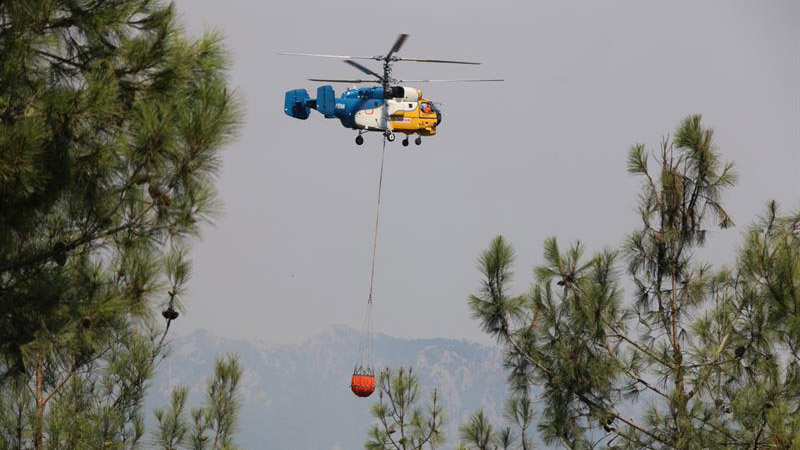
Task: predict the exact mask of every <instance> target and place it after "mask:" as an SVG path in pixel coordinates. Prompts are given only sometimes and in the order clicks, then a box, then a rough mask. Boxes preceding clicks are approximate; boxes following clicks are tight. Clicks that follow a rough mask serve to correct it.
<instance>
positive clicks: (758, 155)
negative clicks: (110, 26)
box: [177, 0, 800, 342]
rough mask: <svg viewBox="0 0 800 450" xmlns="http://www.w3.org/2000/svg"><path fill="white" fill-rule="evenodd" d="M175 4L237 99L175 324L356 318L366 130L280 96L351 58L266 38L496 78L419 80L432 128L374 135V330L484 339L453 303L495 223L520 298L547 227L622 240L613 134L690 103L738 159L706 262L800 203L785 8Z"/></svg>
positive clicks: (368, 186) (415, 68) (418, 72)
mask: <svg viewBox="0 0 800 450" xmlns="http://www.w3.org/2000/svg"><path fill="white" fill-rule="evenodd" d="M177 4H178V8H179V10H180V11H181V12H182V15H183V20H184V23H185V24H186V25H187V27H188V28H189V30H190V31H191V32H192V33H195V34H196V33H199V32H201V30H202V29H204V28H208V27H211V28H216V29H219V30H221V31H222V32H223V34H224V35H225V36H226V38H227V39H226V40H227V45H228V47H229V48H230V49H231V51H232V53H233V56H234V60H235V62H234V66H233V71H232V74H231V75H232V83H233V84H234V85H235V86H237V88H238V90H239V92H240V94H241V95H242V97H243V98H244V100H245V103H246V109H247V121H246V124H245V125H244V127H243V128H242V130H241V137H240V139H239V140H238V141H237V142H236V143H235V144H234V145H232V146H231V147H230V148H229V149H227V150H226V151H225V155H224V161H225V162H224V170H223V171H222V173H221V177H220V179H219V188H220V195H221V199H222V201H223V202H224V205H225V206H224V211H223V212H224V214H223V215H222V217H221V218H220V219H219V220H218V221H217V223H216V225H215V226H214V227H213V228H212V227H209V228H208V229H207V230H206V232H205V234H204V238H203V240H202V242H199V243H197V244H196V245H195V246H194V251H193V256H194V259H195V270H194V278H193V280H192V282H191V284H190V295H189V296H188V298H187V299H186V304H187V306H188V309H189V312H188V315H187V317H186V319H185V320H183V321H181V322H179V324H178V325H179V327H178V328H179V332H180V331H190V330H192V329H194V328H205V329H208V330H210V331H212V332H214V333H216V334H219V335H222V336H227V337H242V338H256V339H261V340H264V341H268V342H297V341H300V340H302V339H304V338H306V337H309V336H311V335H312V334H314V333H316V332H318V331H319V330H321V329H323V328H325V327H326V326H328V325H330V324H345V325H350V326H353V327H355V328H358V327H359V326H360V323H361V319H362V317H363V312H364V308H365V305H366V300H367V290H368V281H369V264H370V254H371V246H372V227H373V220H374V214H375V196H376V187H377V177H378V168H379V162H380V136H379V135H377V134H375V133H371V134H369V135H367V136H366V143H365V145H363V146H362V147H357V146H356V145H355V144H354V142H353V140H354V137H355V133H354V132H353V131H352V130H348V129H345V128H342V127H341V125H340V123H339V121H338V120H325V119H324V118H322V116H320V115H319V114H318V113H316V112H313V113H312V116H311V118H310V119H309V120H307V121H300V120H296V119H293V118H290V117H288V116H286V115H284V113H283V95H284V92H285V91H286V90H288V89H294V88H306V89H309V90H310V91H314V90H315V89H316V86H317V84H314V83H311V82H308V81H305V79H306V78H309V77H339V78H341V77H353V76H360V73H359V72H355V71H354V70H353V69H351V68H349V67H348V66H346V65H345V64H343V63H341V62H340V61H336V60H328V59H312V58H298V57H284V56H277V55H276V53H277V52H280V51H295V52H313V53H332V54H350V55H368V56H372V55H377V54H385V53H386V52H387V51H388V49H389V47H390V46H391V44H392V43H393V42H394V40H395V38H396V37H397V35H398V34H399V33H410V34H411V36H410V38H409V39H408V41H406V44H405V46H404V47H403V49H402V50H401V53H400V55H401V56H407V57H421V58H451V59H471V60H478V61H482V62H484V65H482V66H476V67H463V66H439V65H433V64H421V63H412V62H407V63H398V64H396V66H395V75H396V76H398V77H405V78H505V79H506V82H505V83H494V84H493V83H484V84H430V85H419V87H421V88H422V89H423V92H424V93H425V94H426V95H427V96H429V97H430V98H432V99H433V100H434V101H437V102H441V103H443V105H444V110H445V117H444V121H443V122H442V125H441V126H440V127H439V130H438V131H439V134H438V135H437V136H435V137H432V138H427V139H424V142H423V145H422V146H421V147H416V146H414V145H413V144H412V145H411V146H410V147H408V148H403V147H401V146H400V142H399V140H398V141H396V142H395V143H394V144H393V145H390V147H389V148H388V149H387V155H386V168H385V174H384V191H383V192H384V196H383V209H382V213H381V214H382V228H381V236H380V242H379V248H378V265H377V268H376V278H375V283H376V285H375V311H374V314H375V316H374V319H375V328H376V330H377V331H380V332H384V333H388V334H391V335H395V336H400V337H455V338H466V339H472V340H475V339H477V340H485V337H484V336H483V334H482V333H481V331H480V329H479V327H478V324H477V322H475V321H474V320H473V319H471V318H470V312H469V309H468V307H467V305H466V302H465V299H466V297H467V296H468V295H469V294H470V293H471V292H474V291H475V290H476V289H477V288H478V287H479V282H480V276H479V273H478V271H477V268H476V259H477V257H478V255H479V254H480V252H481V251H482V250H483V249H484V248H485V247H486V246H487V244H488V242H489V240H490V239H491V238H492V237H493V236H494V235H496V234H497V233H502V234H504V235H505V236H507V237H508V238H509V239H510V240H511V241H512V242H513V244H514V245H515V247H516V249H517V255H518V258H517V266H516V274H517V279H516V285H517V287H518V289H519V290H520V291H521V290H523V289H527V288H528V286H529V284H530V282H531V278H532V277H531V270H532V268H533V266H534V265H536V264H537V263H538V262H539V261H541V256H540V255H541V252H542V250H541V249H542V242H543V240H544V239H545V238H546V237H548V236H553V235H555V236H558V237H559V239H560V240H561V242H563V244H564V245H566V244H568V243H569V242H571V241H573V240H576V239H580V240H581V241H582V242H584V243H585V244H586V245H587V246H588V247H589V248H590V249H599V248H601V247H604V246H616V245H618V244H619V243H620V242H622V240H623V238H624V236H625V234H626V233H628V232H629V231H631V230H632V229H633V228H634V227H636V226H637V225H638V223H637V217H636V214H635V213H634V207H635V203H636V195H637V188H638V186H639V180H637V179H635V178H633V177H631V176H629V175H628V174H627V173H626V171H625V158H626V154H627V150H628V148H629V147H630V145H631V144H633V143H636V142H644V143H646V144H647V145H648V146H650V147H651V148H655V147H656V146H657V145H658V143H659V141H660V140H661V138H662V136H664V135H665V134H666V133H668V132H671V131H672V130H674V128H675V126H676V125H677V124H678V123H679V121H680V120H681V119H682V118H684V117H685V116H686V115H688V114H691V113H702V114H703V117H704V121H705V123H706V124H708V125H711V126H713V127H714V129H715V131H716V134H715V138H716V142H717V144H718V145H719V147H720V148H721V149H722V154H723V156H724V158H726V159H730V160H733V161H735V163H736V165H737V167H738V172H739V174H740V183H739V184H738V186H737V187H736V188H734V189H733V190H731V191H729V192H728V194H727V195H726V196H725V200H726V203H727V206H728V208H729V211H730V212H731V213H732V215H733V217H734V220H735V221H736V223H737V228H736V229H734V230H731V231H725V232H714V233H710V234H709V237H710V244H709V251H708V252H707V254H708V257H709V258H710V259H711V260H712V261H713V262H714V263H715V264H723V263H726V262H729V261H730V260H731V258H732V257H733V255H734V248H735V245H736V244H737V243H738V242H739V241H740V237H741V233H742V232H743V230H744V229H745V228H746V226H747V225H748V224H749V223H750V222H752V221H753V219H754V217H755V215H756V214H758V213H760V212H761V211H762V210H763V205H764V202H765V201H766V200H768V199H770V198H775V199H777V200H778V201H780V202H781V203H782V204H783V205H784V206H786V207H789V208H791V209H795V208H797V207H800V183H798V175H800V2H796V1H770V2H758V1H751V2H741V1H728V0H724V1H702V2H697V1H677V2H676V1H671V2H642V1H606V2H598V1H582V2H572V1H570V2H565V1H558V2H556V1H552V2H535V1H517V2H514V1H485V2H484V1H481V2H478V1H463V0H461V1H458V0H436V1H430V0H429V1H413V0H412V1H405V2H400V3H398V2H382V1H374V2H364V1H352V0H337V1H335V2H334V1H330V0H313V1H311V0H308V1H307V0H296V1H268V2H264V1H254V0H253V1H244V0H239V1H235V0H229V1H225V2H221V1H213V0H202V1H198V0H179V1H178V2H177ZM366 63H367V64H369V62H366ZM371 67H372V66H371ZM374 69H376V70H377V69H378V65H377V63H375V64H374ZM343 88H345V86H342V85H336V86H335V89H336V90H337V94H338V93H339V92H340V91H342V90H343Z"/></svg>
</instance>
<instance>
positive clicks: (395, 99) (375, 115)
mask: <svg viewBox="0 0 800 450" xmlns="http://www.w3.org/2000/svg"><path fill="white" fill-rule="evenodd" d="M406 39H408V34H400V35H399V36H398V38H397V40H396V41H395V42H394V45H392V47H391V49H390V50H389V53H387V54H386V55H378V56H344V55H321V54H314V53H279V55H287V56H312V57H320V58H335V59H342V60H344V63H346V64H348V65H350V66H351V67H353V68H355V69H356V70H359V71H361V72H362V73H364V74H366V75H369V76H370V77H372V78H369V79H329V78H309V79H308V80H309V81H314V82H323V83H347V84H351V85H353V87H352V88H349V89H346V90H345V91H344V92H343V93H342V95H341V96H340V97H338V98H337V97H336V93H335V91H334V89H333V86H331V85H324V86H320V87H318V88H317V97H316V98H315V99H312V98H311V97H309V94H308V91H306V90H305V89H292V90H289V91H287V92H286V95H285V97H284V106H283V111H284V112H285V113H286V114H287V115H288V116H291V117H294V118H296V119H300V120H306V119H308V117H309V116H310V114H311V110H312V109H315V110H317V111H318V112H319V113H320V114H322V115H323V116H324V117H325V118H326V119H339V120H340V121H341V123H342V125H343V126H344V127H346V128H351V129H354V130H356V131H358V135H357V136H356V144H357V145H361V144H363V143H364V137H363V136H362V135H363V134H365V133H367V132H370V131H373V132H380V133H382V134H383V136H384V138H385V139H386V140H387V141H389V142H393V141H394V140H395V133H402V134H405V137H404V139H403V141H402V144H403V146H404V147H407V146H408V144H409V137H410V136H412V135H414V134H416V135H417V138H416V139H415V140H414V143H415V144H416V145H421V144H422V136H433V135H435V134H436V127H438V126H439V124H441V123H442V109H441V105H440V104H437V103H434V102H432V101H431V100H430V99H429V98H425V97H424V95H423V93H422V90H421V89H418V88H415V87H410V86H404V85H402V84H404V83H432V82H485V81H503V80H502V79H478V80H471V79H462V80H430V79H420V80H403V79H396V78H393V77H392V65H393V64H394V63H396V62H399V61H412V62H424V63H438V64H461V65H479V64H481V63H479V62H473V61H455V60H445V59H421V58H401V57H398V56H397V55H396V54H397V52H398V51H399V50H400V48H401V47H402V46H403V44H404V43H405V41H406ZM355 60H374V61H379V62H381V64H382V66H383V74H379V73H378V72H375V71H373V70H371V69H369V68H368V67H366V66H364V65H363V64H361V63H359V62H356V61H355ZM362 83H376V84H378V85H379V86H372V87H359V88H356V87H355V85H356V84H362Z"/></svg>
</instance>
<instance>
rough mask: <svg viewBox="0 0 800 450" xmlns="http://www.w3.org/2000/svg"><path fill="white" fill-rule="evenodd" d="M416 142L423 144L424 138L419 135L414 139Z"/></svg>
mask: <svg viewBox="0 0 800 450" xmlns="http://www.w3.org/2000/svg"><path fill="white" fill-rule="evenodd" d="M414 143H415V144H417V145H422V138H421V137H419V136H417V138H416V139H414Z"/></svg>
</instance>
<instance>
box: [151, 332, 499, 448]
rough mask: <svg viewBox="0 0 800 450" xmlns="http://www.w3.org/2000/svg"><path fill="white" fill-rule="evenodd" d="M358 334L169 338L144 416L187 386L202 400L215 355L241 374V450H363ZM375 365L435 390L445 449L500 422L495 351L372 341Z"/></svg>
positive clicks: (436, 341) (192, 400)
mask: <svg viewBox="0 0 800 450" xmlns="http://www.w3.org/2000/svg"><path fill="white" fill-rule="evenodd" d="M359 339H360V334H359V333H358V332H357V331H356V330H353V329H352V328H349V327H347V326H344V325H332V326H329V327H327V328H326V329H324V330H322V331H321V332H320V333H318V334H316V335H314V336H312V337H310V338H308V339H306V340H305V341H303V342H301V343H294V344H273V343H266V342H263V341H257V340H247V339H228V338H223V337H220V336H216V335H214V334H212V333H210V332H208V331H206V330H196V331H194V332H192V333H189V334H185V335H179V336H176V337H174V338H173V339H172V340H171V342H170V352H169V354H168V355H167V357H166V358H165V359H164V360H162V361H161V362H160V364H159V367H158V370H157V371H156V377H155V378H154V380H153V383H152V386H151V389H150V391H149V394H148V398H147V401H146V411H149V410H152V408H154V407H158V406H165V405H166V404H167V402H168V401H169V393H170V391H171V389H172V388H174V387H175V386H178V385H186V386H187V387H188V388H189V392H190V394H189V404H190V405H196V404H199V403H201V402H202V399H203V395H204V392H205V387H206V383H207V380H208V379H209V377H210V376H211V375H212V374H213V370H214V361H215V359H216V357H218V356H223V355H225V354H229V353H234V354H237V355H238V356H239V358H240V361H241V363H242V366H243V369H244V373H243V376H242V381H241V389H240V392H241V399H242V410H241V413H240V420H239V424H240V433H239V439H238V443H239V444H240V445H241V446H242V447H244V448H248V449H252V450H254V449H262V448H276V449H278V448H280V449H287V448H288V449H296V450H318V449H358V448H363V443H364V441H365V440H366V437H367V430H368V429H369V427H370V425H371V424H372V423H373V422H374V419H373V418H372V417H371V416H370V413H369V407H370V406H371V405H372V404H373V403H374V402H376V401H377V396H371V397H369V398H367V399H360V398H357V397H355V396H354V395H353V394H352V393H351V392H350V390H349V383H350V375H351V374H352V371H353V368H354V366H355V364H356V362H357V361H359V359H360V358H359V354H358V353H359V352H358V348H359V346H358V343H359ZM373 349H374V350H373V354H374V361H375V367H378V368H380V367H390V368H393V369H397V368H399V367H401V366H402V367H413V370H414V373H415V374H416V375H417V376H418V377H419V378H420V384H421V387H422V391H423V398H424V399H425V400H427V398H428V395H429V393H430V391H431V389H433V388H434V387H436V388H437V389H438V391H439V394H440V398H441V400H442V404H443V406H444V408H445V412H446V414H447V415H448V419H449V420H448V425H447V427H446V429H445V430H446V434H447V440H448V444H447V445H446V446H445V448H452V447H453V446H454V443H455V442H456V441H457V440H458V434H457V428H458V425H460V424H462V423H464V422H465V421H466V420H467V419H468V417H469V415H470V414H471V413H472V412H474V411H475V410H477V409H479V408H484V410H485V411H486V412H487V413H488V414H489V416H490V417H492V418H494V419H496V420H497V419H499V418H500V417H501V415H502V409H503V404H504V401H505V398H506V389H505V380H506V376H505V373H504V370H503V365H502V354H501V351H500V349H498V348H496V347H492V346H487V345H485V344H480V343H476V342H470V341H467V340H464V339H460V340H456V339H447V338H416V339H404V338H396V337H391V336H387V335H383V334H376V335H374V338H373Z"/></svg>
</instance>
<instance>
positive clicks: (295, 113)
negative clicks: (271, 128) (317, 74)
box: [283, 89, 312, 120]
mask: <svg viewBox="0 0 800 450" xmlns="http://www.w3.org/2000/svg"><path fill="white" fill-rule="evenodd" d="M311 104H312V100H310V99H309V97H308V92H306V90H305V89H292V90H291V91H286V97H285V98H284V100H283V112H285V113H286V115H288V116H292V117H294V118H295V119H300V120H306V119H308V116H309V115H310V114H311V107H312V105H311Z"/></svg>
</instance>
